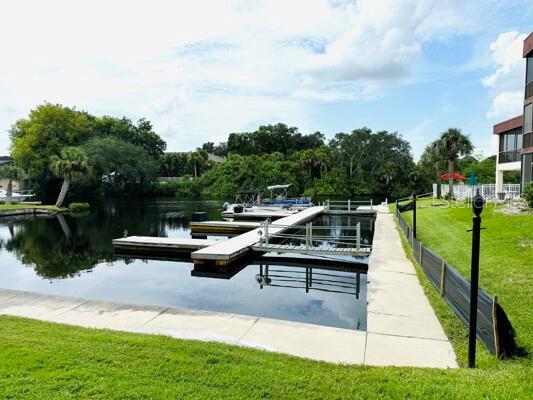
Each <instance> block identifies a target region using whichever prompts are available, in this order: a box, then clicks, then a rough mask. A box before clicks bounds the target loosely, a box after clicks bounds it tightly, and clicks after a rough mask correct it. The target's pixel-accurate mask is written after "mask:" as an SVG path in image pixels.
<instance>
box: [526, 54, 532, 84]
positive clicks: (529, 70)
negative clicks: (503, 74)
mask: <svg viewBox="0 0 533 400" xmlns="http://www.w3.org/2000/svg"><path fill="white" fill-rule="evenodd" d="M526 63H527V64H526V85H527V84H528V83H529V82H532V81H533V56H532V57H528V58H527V61H526Z"/></svg>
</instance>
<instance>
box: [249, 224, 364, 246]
mask: <svg viewBox="0 0 533 400" xmlns="http://www.w3.org/2000/svg"><path fill="white" fill-rule="evenodd" d="M270 228H281V229H282V231H281V232H279V233H271V231H270ZM286 229H293V230H294V229H305V234H301V233H300V234H298V233H284V230H286ZM331 229H343V230H344V231H345V232H349V231H354V232H355V235H347V234H346V233H345V234H344V235H342V236H332V235H328V234H323V233H322V234H321V233H317V232H321V231H324V230H331ZM271 239H275V240H278V241H279V240H289V241H298V242H302V243H303V245H304V246H305V250H309V249H311V248H314V247H317V246H316V245H315V242H327V244H328V245H329V246H330V247H331V246H333V247H337V246H349V247H352V248H355V249H356V250H357V251H360V250H361V248H362V247H365V248H371V245H369V244H363V243H361V223H360V222H358V223H357V224H356V225H355V226H329V225H326V226H317V225H313V223H312V222H308V223H306V224H305V225H279V224H276V223H275V222H274V223H272V222H270V220H268V219H267V220H265V221H263V222H261V229H260V230H259V243H260V244H261V245H266V246H268V245H269V244H271V243H270V240H271ZM319 247H320V246H319Z"/></svg>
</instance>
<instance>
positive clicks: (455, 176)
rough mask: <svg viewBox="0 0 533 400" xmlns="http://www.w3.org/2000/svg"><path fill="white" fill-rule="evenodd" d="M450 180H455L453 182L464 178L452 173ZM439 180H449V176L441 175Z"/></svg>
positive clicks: (446, 174) (457, 173)
mask: <svg viewBox="0 0 533 400" xmlns="http://www.w3.org/2000/svg"><path fill="white" fill-rule="evenodd" d="M452 178H453V179H455V180H460V179H466V178H465V177H464V176H463V175H461V174H460V173H459V172H454V173H453V175H452ZM440 179H444V180H447V179H449V175H448V173H445V174H442V175H441V176H440Z"/></svg>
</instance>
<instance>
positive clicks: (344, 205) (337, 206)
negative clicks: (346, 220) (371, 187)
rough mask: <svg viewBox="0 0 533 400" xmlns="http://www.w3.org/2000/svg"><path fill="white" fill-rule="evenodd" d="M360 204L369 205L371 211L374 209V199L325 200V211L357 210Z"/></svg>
mask: <svg viewBox="0 0 533 400" xmlns="http://www.w3.org/2000/svg"><path fill="white" fill-rule="evenodd" d="M359 206H369V207H370V211H373V209H374V204H373V200H372V199H370V200H329V199H328V200H326V201H325V202H324V210H325V211H348V212H352V211H355V210H357V208H358V207H359Z"/></svg>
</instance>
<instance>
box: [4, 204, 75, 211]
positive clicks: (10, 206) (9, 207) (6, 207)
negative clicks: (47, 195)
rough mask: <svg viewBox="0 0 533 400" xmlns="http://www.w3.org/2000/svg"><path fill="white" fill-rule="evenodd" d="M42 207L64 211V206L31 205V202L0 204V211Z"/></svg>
mask: <svg viewBox="0 0 533 400" xmlns="http://www.w3.org/2000/svg"><path fill="white" fill-rule="evenodd" d="M33 209H44V210H51V211H56V212H61V211H65V210H66V209H65V208H61V207H56V206H53V205H33V204H0V211H2V210H33Z"/></svg>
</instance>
